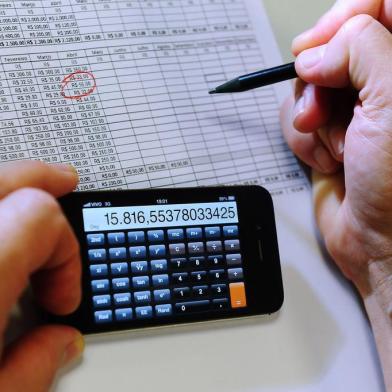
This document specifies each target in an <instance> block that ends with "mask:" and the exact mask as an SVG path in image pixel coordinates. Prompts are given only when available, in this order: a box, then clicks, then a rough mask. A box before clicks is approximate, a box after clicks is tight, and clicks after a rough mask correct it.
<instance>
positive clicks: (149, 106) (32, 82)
mask: <svg viewBox="0 0 392 392" xmlns="http://www.w3.org/2000/svg"><path fill="white" fill-rule="evenodd" d="M263 64H264V59H263V55H262V52H261V49H260V45H259V43H258V41H257V40H256V38H255V36H254V33H253V32H252V24H251V22H250V19H249V16H248V13H247V9H246V6H245V5H244V2H243V1H240V0H199V1H197V0H181V1H180V0H178V1H161V0H160V1H154V0H151V1H147V0H139V1H121V0H119V1H114V0H58V1H55V0H52V1H45V0H43V1H2V2H0V113H1V115H0V135H1V138H0V161H6V160H20V159H41V160H44V161H46V162H50V163H57V162H68V163H71V164H72V165H74V166H75V167H76V168H77V170H78V172H79V174H80V185H79V190H91V189H100V188H112V189H124V188H143V187H167V186H196V185H214V184H227V183H230V184H232V183H243V184H260V185H264V186H266V187H267V188H268V189H270V190H271V191H273V192H275V193H276V194H279V193H285V192H293V191H298V190H301V189H302V188H303V187H304V186H305V184H306V182H305V179H304V177H303V174H302V172H301V170H300V168H299V167H298V164H297V162H296V160H295V158H294V157H293V156H292V155H291V153H290V152H289V151H288V149H287V146H286V144H285V143H284V140H283V138H282V135H281V130H280V125H279V120H278V117H279V116H278V102H277V97H276V95H275V92H274V89H273V88H272V87H266V88H263V89H260V90H258V91H257V92H249V93H246V94H241V95H238V96H236V97H234V96H232V95H223V96H209V95H208V90H209V88H211V87H214V86H215V85H217V84H219V83H221V82H223V81H225V80H226V79H228V78H230V77H233V76H237V75H238V74H241V73H245V72H250V71H252V70H256V69H259V68H261V67H262V66H263Z"/></svg>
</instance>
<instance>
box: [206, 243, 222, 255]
mask: <svg viewBox="0 0 392 392" xmlns="http://www.w3.org/2000/svg"><path fill="white" fill-rule="evenodd" d="M207 252H208V253H219V252H222V242H221V241H208V242H207Z"/></svg>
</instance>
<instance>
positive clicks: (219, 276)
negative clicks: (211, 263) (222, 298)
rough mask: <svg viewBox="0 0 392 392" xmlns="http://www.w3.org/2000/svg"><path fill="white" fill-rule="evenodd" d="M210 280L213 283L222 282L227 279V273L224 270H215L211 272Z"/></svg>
mask: <svg viewBox="0 0 392 392" xmlns="http://www.w3.org/2000/svg"><path fill="white" fill-rule="evenodd" d="M210 279H211V280H212V281H213V282H221V281H222V280H225V279H226V272H225V271H224V270H213V271H210Z"/></svg>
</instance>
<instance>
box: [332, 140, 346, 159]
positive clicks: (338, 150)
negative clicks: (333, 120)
mask: <svg viewBox="0 0 392 392" xmlns="http://www.w3.org/2000/svg"><path fill="white" fill-rule="evenodd" d="M330 142H331V145H332V148H333V150H334V152H335V155H336V156H337V157H339V158H340V157H341V156H342V155H343V154H344V145H345V138H344V136H342V137H335V138H330Z"/></svg>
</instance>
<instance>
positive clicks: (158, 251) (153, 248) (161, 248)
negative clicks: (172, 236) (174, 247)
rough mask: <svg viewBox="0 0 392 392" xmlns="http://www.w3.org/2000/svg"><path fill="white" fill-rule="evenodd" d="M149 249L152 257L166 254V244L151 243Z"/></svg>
mask: <svg viewBox="0 0 392 392" xmlns="http://www.w3.org/2000/svg"><path fill="white" fill-rule="evenodd" d="M148 250H149V252H150V256H151V257H155V258H160V257H164V256H165V255H166V247H165V245H150V246H149V248H148Z"/></svg>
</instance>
